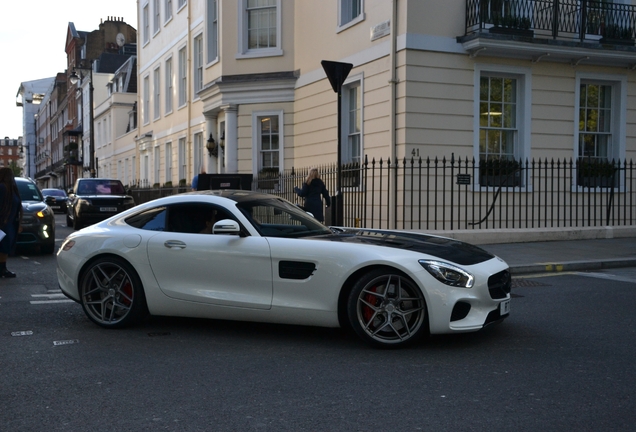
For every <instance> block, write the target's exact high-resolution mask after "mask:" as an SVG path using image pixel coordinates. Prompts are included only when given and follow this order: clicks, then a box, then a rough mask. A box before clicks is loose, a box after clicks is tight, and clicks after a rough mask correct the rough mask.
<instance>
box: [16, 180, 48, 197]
mask: <svg viewBox="0 0 636 432" xmlns="http://www.w3.org/2000/svg"><path fill="white" fill-rule="evenodd" d="M16 184H17V185H18V191H19V192H20V199H21V200H22V201H43V200H44V198H42V194H41V193H40V190H39V189H38V188H37V186H36V185H34V184H33V183H30V182H23V181H18V182H16Z"/></svg>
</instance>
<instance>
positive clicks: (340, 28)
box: [336, 13, 365, 33]
mask: <svg viewBox="0 0 636 432" xmlns="http://www.w3.org/2000/svg"><path fill="white" fill-rule="evenodd" d="M364 19H365V15H364V14H363V13H362V14H360V15H358V16H357V17H355V18H354V19H352V20H351V21H349V22H347V23H344V24H342V25H339V26H338V27H336V33H340V32H343V31H345V30H346V29H348V28H349V27H353V26H354V25H356V24H358V23H360V22H362V21H364Z"/></svg>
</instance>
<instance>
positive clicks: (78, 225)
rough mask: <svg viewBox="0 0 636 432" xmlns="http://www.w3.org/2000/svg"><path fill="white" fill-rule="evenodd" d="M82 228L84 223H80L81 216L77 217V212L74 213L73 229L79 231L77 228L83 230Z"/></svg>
mask: <svg viewBox="0 0 636 432" xmlns="http://www.w3.org/2000/svg"><path fill="white" fill-rule="evenodd" d="M82 228H83V227H82V224H81V223H80V220H79V217H77V213H74V214H73V229H74V230H76V231H77V230H81V229H82Z"/></svg>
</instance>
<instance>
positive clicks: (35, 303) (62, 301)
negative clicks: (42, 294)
mask: <svg viewBox="0 0 636 432" xmlns="http://www.w3.org/2000/svg"><path fill="white" fill-rule="evenodd" d="M29 303H31V304H32V305H40V304H52V303H74V301H73V300H71V299H63V300H32V301H30V302H29Z"/></svg>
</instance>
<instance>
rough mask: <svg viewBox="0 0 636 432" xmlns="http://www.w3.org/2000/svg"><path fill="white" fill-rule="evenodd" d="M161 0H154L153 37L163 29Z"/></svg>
mask: <svg viewBox="0 0 636 432" xmlns="http://www.w3.org/2000/svg"><path fill="white" fill-rule="evenodd" d="M160 2H161V0H152V9H153V14H152V35H153V37H154V36H156V35H157V33H159V30H161V6H160V5H159V4H160Z"/></svg>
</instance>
